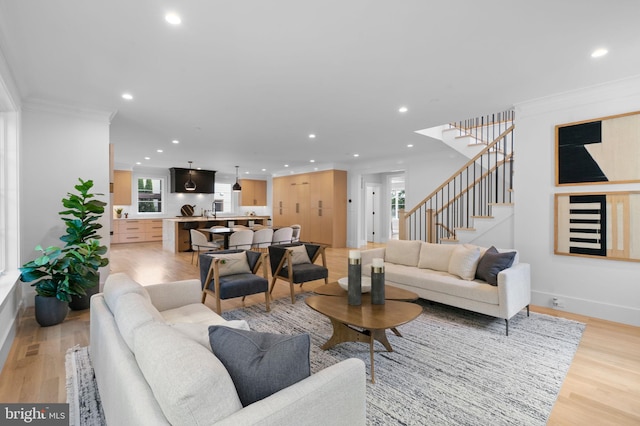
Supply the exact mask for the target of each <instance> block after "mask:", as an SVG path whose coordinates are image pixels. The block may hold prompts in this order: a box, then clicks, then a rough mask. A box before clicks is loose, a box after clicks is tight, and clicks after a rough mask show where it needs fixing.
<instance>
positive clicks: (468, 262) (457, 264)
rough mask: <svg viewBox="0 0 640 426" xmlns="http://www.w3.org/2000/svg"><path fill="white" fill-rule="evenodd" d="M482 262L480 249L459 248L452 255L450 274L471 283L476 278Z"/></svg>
mask: <svg viewBox="0 0 640 426" xmlns="http://www.w3.org/2000/svg"><path fill="white" fill-rule="evenodd" d="M479 261H480V248H478V247H476V248H470V247H465V246H458V247H456V249H455V250H454V251H453V253H451V259H450V260H449V268H448V270H449V273H450V274H453V275H457V276H459V277H460V278H462V279H463V280H467V281H471V280H473V279H474V277H475V276H476V268H477V267H478V262H479Z"/></svg>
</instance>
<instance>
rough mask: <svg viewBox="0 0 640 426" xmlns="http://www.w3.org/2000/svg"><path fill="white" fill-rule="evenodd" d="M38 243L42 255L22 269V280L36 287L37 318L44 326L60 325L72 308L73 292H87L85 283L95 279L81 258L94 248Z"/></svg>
mask: <svg viewBox="0 0 640 426" xmlns="http://www.w3.org/2000/svg"><path fill="white" fill-rule="evenodd" d="M85 246H87V244H84V245H83V246H79V247H68V248H66V249H62V248H60V247H55V246H51V247H47V248H46V249H43V248H42V247H41V246H36V251H39V252H40V256H39V257H37V258H36V259H34V260H32V261H30V262H27V263H25V264H24V265H23V266H22V267H21V268H20V272H21V275H20V280H22V281H24V282H31V286H32V287H35V290H36V298H35V311H36V321H37V322H38V324H40V325H41V326H43V327H48V326H51V325H56V324H60V323H61V322H62V321H64V319H65V317H66V316H67V312H68V311H69V305H68V303H69V301H71V297H72V296H73V295H74V294H81V293H82V292H84V286H86V285H87V284H88V282H89V281H90V280H91V279H92V278H93V277H91V273H90V272H89V273H87V270H85V269H84V268H83V267H82V263H81V262H77V261H76V260H78V259H83V257H85V256H87V254H90V252H91V251H92V250H93V249H94V248H93V247H91V248H88V247H85Z"/></svg>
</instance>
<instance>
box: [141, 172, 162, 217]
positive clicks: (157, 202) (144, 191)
mask: <svg viewBox="0 0 640 426" xmlns="http://www.w3.org/2000/svg"><path fill="white" fill-rule="evenodd" d="M163 192H164V179H162V178H138V213H162V212H163V203H162V195H163Z"/></svg>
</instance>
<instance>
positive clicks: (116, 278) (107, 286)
mask: <svg viewBox="0 0 640 426" xmlns="http://www.w3.org/2000/svg"><path fill="white" fill-rule="evenodd" d="M103 292H104V301H105V302H106V303H107V306H109V309H111V312H114V311H115V308H116V304H117V303H118V298H119V297H120V296H122V295H123V294H127V293H138V294H141V295H143V296H144V297H146V298H147V299H149V300H151V298H150V297H149V293H147V290H145V288H144V287H143V286H141V285H140V284H139V283H137V282H136V281H134V280H132V279H131V277H129V276H128V275H127V274H125V273H122V272H120V273H116V274H110V275H109V277H108V278H107V281H106V282H105V283H104V289H103Z"/></svg>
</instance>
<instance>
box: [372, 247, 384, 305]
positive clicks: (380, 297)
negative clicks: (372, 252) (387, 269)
mask: <svg viewBox="0 0 640 426" xmlns="http://www.w3.org/2000/svg"><path fill="white" fill-rule="evenodd" d="M384 300H385V299H384V259H380V258H375V259H373V262H372V263H371V304H372V305H384Z"/></svg>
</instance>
